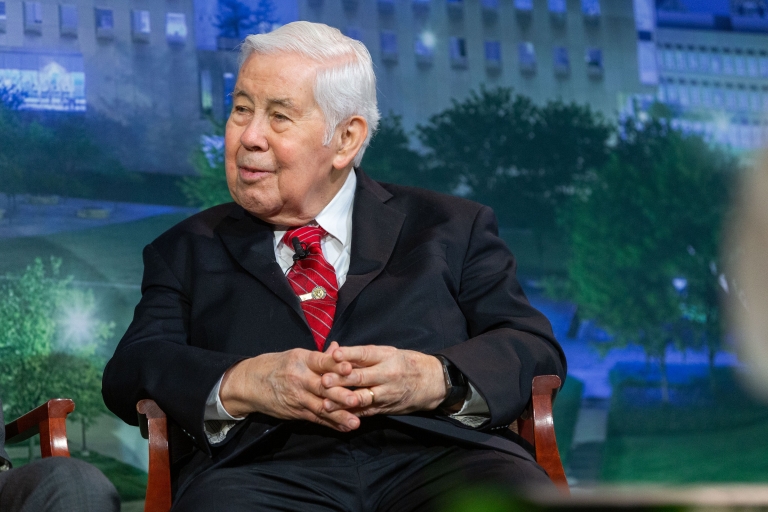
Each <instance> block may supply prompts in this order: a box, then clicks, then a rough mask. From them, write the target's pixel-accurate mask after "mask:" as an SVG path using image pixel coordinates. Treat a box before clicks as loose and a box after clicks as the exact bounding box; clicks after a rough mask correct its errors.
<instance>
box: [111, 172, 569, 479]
mask: <svg viewBox="0 0 768 512" xmlns="http://www.w3.org/2000/svg"><path fill="white" fill-rule="evenodd" d="M357 173H358V184H357V190H356V192H355V200H354V210H353V227H352V254H351V262H350V268H349V274H348V275H347V280H346V282H345V283H344V285H343V286H342V287H341V289H340V291H339V300H338V304H337V308H336V316H335V320H334V323H333V328H332V330H331V333H330V335H329V336H328V340H329V342H330V341H332V340H337V341H338V342H339V343H340V344H341V345H342V346H344V345H362V344H381V345H393V346H395V347H398V348H401V349H411V350H419V351H422V352H425V353H430V354H437V353H439V354H442V355H444V356H445V357H446V358H448V359H449V360H451V361H452V362H453V363H454V364H455V365H456V366H457V367H458V368H459V369H460V370H461V371H462V372H463V373H464V374H465V375H466V376H467V378H468V379H469V380H470V381H471V382H472V383H473V384H474V386H475V387H476V388H477V389H478V390H479V392H480V394H481V395H482V396H483V397H484V398H485V400H486V401H487V403H488V406H489V408H490V416H491V418H490V422H489V423H488V424H487V426H484V428H483V429H482V431H478V430H473V429H469V428H466V427H464V426H463V425H461V424H459V423H458V422H456V421H455V420H450V419H449V418H445V417H440V416H439V415H436V414H432V413H429V414H414V415H409V416H399V417H393V418H395V419H397V420H399V421H401V422H403V423H408V424H410V425H412V426H415V427H419V428H424V429H428V430H431V431H433V432H436V433H441V434H442V435H445V436H448V437H453V438H456V439H462V440H464V441H468V442H474V443H479V444H484V445H486V446H489V447H493V448H496V449H500V450H504V451H508V452H510V453H517V454H518V455H519V456H527V454H526V453H525V452H524V450H522V449H521V448H520V447H519V446H518V445H517V444H515V443H513V442H511V441H508V440H507V439H505V438H503V437H500V436H499V435H498V434H500V433H502V432H505V431H508V430H507V429H505V428H503V427H505V426H507V425H508V424H509V423H510V422H512V421H513V420H514V419H515V418H516V417H517V416H519V414H520V413H521V411H522V410H523V409H524V408H525V406H526V403H527V402H528V400H529V398H530V395H531V380H532V379H533V377H534V376H535V375H540V374H557V375H560V376H561V378H564V377H565V358H564V355H563V352H562V350H561V348H560V346H559V345H558V343H557V341H555V339H554V337H553V334H552V330H551V326H550V324H549V322H548V321H547V319H546V318H545V317H544V316H543V315H542V314H541V313H540V312H538V311H537V310H535V309H534V308H533V307H532V306H531V305H530V304H529V303H528V300H527V299H526V297H525V295H524V293H523V291H522V289H521V288H520V285H519V283H518V282H517V280H516V278H515V261H514V258H513V256H512V254H511V253H510V252H509V250H508V249H507V247H506V245H505V244H504V242H503V241H502V240H501V239H500V238H499V237H498V235H497V226H496V219H495V217H494V215H493V212H492V211H491V210H490V209H489V208H488V207H485V206H482V205H480V204H477V203H474V202H471V201H467V200H464V199H460V198H456V197H451V196H446V195H442V194H437V193H434V192H430V191H426V190H421V189H416V188H409V187H401V186H396V185H388V184H379V183H377V182H375V181H373V180H371V179H370V178H368V177H367V176H366V175H365V174H364V173H362V172H361V171H359V170H358V171H357ZM296 347H302V348H306V349H308V350H316V347H315V344H314V341H313V338H312V333H311V331H310V330H309V327H308V326H307V323H306V321H305V319H304V315H303V313H302V310H301V306H300V304H299V300H298V298H297V297H296V295H295V293H294V292H293V290H292V289H291V287H290V285H289V284H288V282H287V280H286V279H285V277H284V275H283V272H282V270H281V269H280V266H279V265H278V264H277V262H276V261H275V253H274V248H273V232H272V226H271V225H269V224H267V223H265V222H262V221H261V220H259V219H257V218H255V217H253V216H252V215H250V214H249V213H247V212H246V211H244V210H243V209H242V208H241V207H239V206H237V205H235V204H232V203H230V204H224V205H221V206H217V207H214V208H211V209H208V210H205V211H203V212H201V213H199V214H197V215H195V216H193V217H190V218H189V219H187V220H185V221H183V222H181V223H180V224H178V225H176V226H175V227H173V228H171V229H170V230H169V231H167V232H166V233H164V234H163V235H161V236H160V237H159V238H158V239H157V240H155V241H154V242H152V243H151V244H150V245H148V246H147V247H146V248H145V249H144V279H143V283H142V299H141V301H140V302H139V305H138V306H137V307H136V311H135V316H134V320H133V322H132V324H131V325H130V327H129V328H128V331H127V332H126V334H125V336H124V337H123V339H122V341H121V342H120V344H119V346H118V347H117V349H116V351H115V354H114V356H113V357H112V359H111V361H110V362H109V364H108V365H107V367H106V369H105V371H104V386H103V393H104V400H105V402H106V404H107V406H108V407H109V408H110V409H111V410H112V411H113V412H114V413H115V414H117V415H118V416H120V417H121V418H122V419H123V420H124V421H126V422H128V423H131V424H136V422H137V418H136V410H135V405H136V402H137V401H138V400H140V399H142V398H146V397H151V398H153V399H154V400H155V401H157V403H158V404H159V405H160V407H161V408H162V409H163V410H164V411H165V412H166V413H167V414H168V415H169V417H170V418H172V419H173V420H174V421H175V422H176V423H177V424H178V425H179V426H181V428H183V429H184V431H185V432H186V433H187V434H188V435H189V436H190V438H191V439H193V440H194V444H195V448H194V449H193V450H192V453H191V454H188V456H187V457H186V458H184V460H183V461H182V462H181V464H182V465H183V467H182V469H181V470H180V473H179V475H180V476H179V477H178V478H179V480H180V482H179V483H180V484H183V483H184V482H185V481H188V480H189V478H190V477H192V476H194V475H195V474H198V473H199V472H201V471H203V470H205V469H206V468H209V467H212V466H216V465H221V464H226V463H227V461H231V460H232V459H233V458H234V457H236V456H237V455H239V454H242V453H243V452H244V451H245V450H246V449H247V448H248V447H250V446H253V445H254V444H255V443H258V442H260V441H261V440H263V439H264V438H265V436H267V434H268V433H269V432H272V431H274V430H275V428H276V427H277V428H279V425H280V424H281V423H282V422H280V421H277V420H275V419H274V418H270V417H267V416H265V415H260V414H253V415H251V416H250V417H249V419H248V420H246V421H244V422H240V424H238V426H237V427H236V429H233V432H230V434H228V436H227V439H226V440H225V441H224V442H223V443H221V444H220V445H217V446H213V447H212V446H211V445H210V444H209V443H208V442H207V440H206V437H205V435H204V432H203V414H204V410H205V403H206V399H207V397H208V394H209V393H210V391H211V389H212V388H213V386H214V385H215V384H216V382H217V381H218V380H219V378H220V377H221V376H222V374H223V373H224V372H225V371H226V370H227V369H228V368H229V367H231V366H232V365H233V364H235V363H236V362H238V361H240V360H242V359H244V358H247V357H252V356H256V355H259V354H263V353H266V352H280V351H285V350H289V349H292V348H296Z"/></svg>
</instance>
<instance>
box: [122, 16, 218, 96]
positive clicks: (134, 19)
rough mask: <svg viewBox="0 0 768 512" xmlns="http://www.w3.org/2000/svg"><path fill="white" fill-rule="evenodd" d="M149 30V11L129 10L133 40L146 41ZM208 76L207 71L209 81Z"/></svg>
mask: <svg viewBox="0 0 768 512" xmlns="http://www.w3.org/2000/svg"><path fill="white" fill-rule="evenodd" d="M151 31H152V29H151V27H150V24H149V11H141V10H133V11H131V35H132V36H133V40H134V41H140V42H143V43H146V42H148V41H149V34H150V33H151ZM210 78H211V76H210V73H208V80H209V81H210Z"/></svg>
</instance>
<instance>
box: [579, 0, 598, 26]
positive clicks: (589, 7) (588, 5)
mask: <svg viewBox="0 0 768 512" xmlns="http://www.w3.org/2000/svg"><path fill="white" fill-rule="evenodd" d="M581 14H582V15H583V16H584V19H585V20H588V21H597V20H599V19H600V0H581Z"/></svg>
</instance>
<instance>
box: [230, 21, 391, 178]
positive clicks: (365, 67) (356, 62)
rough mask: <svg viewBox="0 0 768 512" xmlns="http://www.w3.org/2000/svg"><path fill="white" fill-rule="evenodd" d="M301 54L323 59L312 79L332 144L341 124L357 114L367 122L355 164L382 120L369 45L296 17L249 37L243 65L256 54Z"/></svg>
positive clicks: (242, 55)
mask: <svg viewBox="0 0 768 512" xmlns="http://www.w3.org/2000/svg"><path fill="white" fill-rule="evenodd" d="M280 52H290V53H297V54H299V55H301V56H303V57H307V58H309V59H312V60H314V61H316V62H318V63H320V64H327V66H326V67H320V68H319V69H318V71H317V75H316V77H315V84H314V94H315V101H316V102H317V104H318V106H319V107H320V110H321V111H322V112H323V115H324V116H325V139H324V141H323V144H325V145H328V144H330V143H331V139H333V134H334V133H335V132H336V128H337V127H338V126H339V124H340V123H341V122H343V121H345V120H346V119H348V118H350V117H351V116H355V115H359V116H361V117H362V118H363V119H365V120H366V122H367V123H368V134H367V135H366V137H365V141H364V142H363V145H362V146H361V147H360V151H358V153H357V155H355V159H354V162H353V165H354V166H355V167H357V166H359V165H360V162H361V161H362V160H363V154H364V153H365V148H367V147H368V143H369V142H370V141H371V137H372V136H373V134H374V133H375V132H376V128H377V127H378V125H379V118H380V117H381V116H380V114H379V109H378V107H377V106H376V75H375V74H374V73H373V62H372V61H371V54H370V53H368V49H367V48H366V47H365V45H364V44H363V43H361V42H360V41H356V40H354V39H352V38H350V37H347V36H345V35H344V34H342V33H341V32H340V31H339V30H338V29H336V28H333V27H329V26H328V25H323V24H321V23H310V22H308V21H295V22H293V23H288V24H287V25H283V26H282V27H280V28H278V29H277V30H274V31H272V32H269V33H267V34H254V35H250V36H248V37H246V38H245V41H243V44H242V45H241V47H240V67H241V68H242V66H243V64H244V63H245V61H246V59H248V57H249V56H250V55H251V54H252V53H257V54H261V55H266V54H275V53H280Z"/></svg>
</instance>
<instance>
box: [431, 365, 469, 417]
mask: <svg viewBox="0 0 768 512" xmlns="http://www.w3.org/2000/svg"><path fill="white" fill-rule="evenodd" d="M435 357H436V358H438V359H439V360H440V363H442V365H443V377H444V378H445V388H446V389H447V390H448V396H446V397H445V400H443V401H442V402H441V403H440V405H438V406H437V408H438V409H448V408H449V407H451V406H453V405H456V404H458V403H459V402H461V401H462V400H465V399H466V398H467V391H469V385H468V384H467V379H466V377H464V374H463V373H461V372H460V371H459V369H458V368H456V365H454V364H453V363H452V362H450V361H449V360H448V359H446V358H445V357H443V356H441V355H435Z"/></svg>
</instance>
